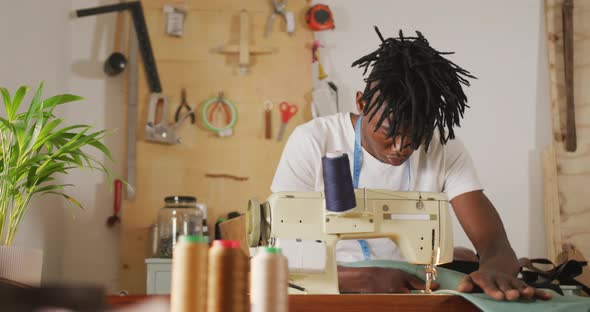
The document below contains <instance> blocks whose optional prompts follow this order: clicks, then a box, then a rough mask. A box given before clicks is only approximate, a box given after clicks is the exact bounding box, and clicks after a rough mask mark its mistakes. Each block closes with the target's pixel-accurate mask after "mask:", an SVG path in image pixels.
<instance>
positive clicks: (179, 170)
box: [119, 0, 313, 294]
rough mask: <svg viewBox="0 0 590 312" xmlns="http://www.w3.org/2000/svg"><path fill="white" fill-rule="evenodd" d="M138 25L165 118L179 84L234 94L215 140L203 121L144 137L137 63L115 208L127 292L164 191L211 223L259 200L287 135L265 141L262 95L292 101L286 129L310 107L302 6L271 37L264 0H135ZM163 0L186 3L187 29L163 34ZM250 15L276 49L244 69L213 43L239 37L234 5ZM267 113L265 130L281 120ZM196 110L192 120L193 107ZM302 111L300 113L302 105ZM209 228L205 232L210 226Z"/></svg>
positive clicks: (201, 93)
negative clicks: (131, 155) (194, 203)
mask: <svg viewBox="0 0 590 312" xmlns="http://www.w3.org/2000/svg"><path fill="white" fill-rule="evenodd" d="M142 4H143V6H144V8H145V16H146V23H147V25H148V29H149V33H150V39H151V42H152V45H153V49H154V56H155V59H156V61H157V64H158V71H159V73H160V78H161V81H162V88H163V92H164V94H165V95H167V96H168V97H169V106H170V108H169V109H170V111H169V112H168V119H169V121H172V118H173V115H174V110H175V109H176V107H177V105H178V103H179V99H180V90H181V88H186V90H187V100H188V104H189V105H190V106H191V107H195V108H197V109H199V108H200V106H201V105H202V103H203V102H204V101H205V100H207V99H209V98H211V97H213V96H217V94H218V92H219V91H223V92H224V94H225V95H226V96H227V98H229V99H230V100H232V101H233V102H234V104H235V105H236V106H237V109H238V114H239V116H238V122H237V124H236V126H235V133H234V135H233V136H231V137H225V138H219V137H216V136H215V135H214V134H213V133H211V132H209V131H206V130H204V128H203V126H202V124H201V122H200V121H199V122H198V124H197V125H191V124H190V123H188V122H186V123H185V124H183V125H182V126H181V127H180V128H179V129H178V134H179V136H180V137H181V138H182V140H183V143H182V144H180V145H176V146H166V145H159V144H153V143H149V142H146V141H144V127H145V121H146V118H147V114H148V105H147V103H148V100H149V91H148V89H147V82H146V80H145V79H146V78H145V73H144V71H143V66H140V70H139V72H140V73H139V81H138V85H139V93H138V94H139V100H138V101H139V104H138V109H137V120H138V123H137V125H136V129H137V134H138V135H137V142H135V144H136V148H137V185H136V198H135V200H133V201H124V202H123V207H122V210H121V214H122V215H121V217H122V223H121V228H122V229H121V230H122V231H121V238H120V254H121V271H120V281H119V288H120V289H123V290H127V291H128V292H130V293H136V294H141V293H145V281H146V272H145V270H146V267H145V263H144V258H146V257H148V256H149V246H150V244H151V243H150V240H149V227H150V225H151V224H153V223H155V222H156V218H157V213H158V210H159V209H160V208H161V207H162V206H163V205H164V202H163V198H164V197H165V196H168V195H174V194H186V195H194V196H196V197H197V198H198V201H199V202H201V203H205V204H206V205H207V208H208V209H207V210H208V221H209V224H208V225H209V228H210V229H213V228H214V221H215V220H216V219H217V217H218V216H223V215H226V214H227V213H228V212H230V211H240V212H245V211H246V207H247V203H248V199H250V198H252V197H258V198H266V197H267V196H268V195H269V194H270V189H269V188H270V184H271V182H272V178H273V176H274V171H275V169H276V165H277V163H278V161H279V158H280V155H281V153H282V150H283V146H284V143H285V141H283V142H276V140H265V139H264V116H265V115H264V108H263V103H264V101H265V100H266V99H270V100H271V101H273V102H275V103H277V104H278V103H279V102H280V101H282V100H287V101H289V102H292V103H296V104H298V105H299V106H300V113H298V114H297V115H296V116H295V117H294V118H293V119H292V120H291V121H290V122H289V124H288V125H287V131H286V136H285V137H287V136H288V135H289V134H290V133H291V131H293V129H294V127H295V126H297V125H298V124H301V123H303V122H305V121H306V120H308V119H307V117H309V114H308V113H307V112H309V111H310V109H309V107H310V106H309V104H310V102H309V98H308V97H306V96H307V95H308V94H309V92H310V90H311V88H312V85H311V79H312V73H311V70H312V66H311V55H310V53H311V52H310V51H309V49H307V48H306V44H308V43H310V42H311V41H312V40H313V37H312V33H311V31H309V30H308V29H307V27H306V26H305V22H304V19H303V16H304V12H305V8H306V6H307V4H306V3H305V2H304V1H293V2H289V3H288V9H289V10H293V11H295V12H296V16H297V23H296V24H297V25H296V35H295V36H294V37H290V36H289V35H288V34H287V33H286V32H284V25H283V26H281V28H280V27H278V24H279V23H277V24H275V28H274V29H273V36H272V37H271V38H269V39H266V38H264V37H263V32H264V26H265V23H266V18H268V16H269V15H270V14H271V9H272V6H271V2H267V1H258V0H219V1H196V0H191V1H174V0H173V1H161V0H145V1H142ZM164 4H179V5H186V6H187V7H188V9H189V11H188V15H187V17H186V24H185V32H184V36H183V37H181V38H175V37H168V36H166V35H165V34H164V20H165V17H164V13H163V11H162V6H163V5H164ZM242 9H245V10H247V11H248V12H249V14H250V26H251V27H250V28H251V31H250V33H249V37H250V44H252V45H260V46H266V47H276V48H278V53H272V54H268V55H254V56H252V57H251V59H250V63H251V67H250V70H249V71H248V74H247V75H246V76H241V75H240V74H239V67H238V61H239V58H238V56H237V55H235V56H227V55H223V54H220V53H216V52H215V51H214V50H215V48H217V47H219V45H221V44H237V43H238V39H239V13H240V10H242ZM276 106H277V107H276V108H275V109H274V110H273V112H272V118H273V121H272V122H273V126H274V128H275V129H273V133H277V130H278V127H279V125H280V115H279V112H278V105H276ZM198 111H199V118H198V119H200V110H198ZM303 112H306V113H303ZM207 173H226V174H232V175H236V176H242V177H248V180H246V181H235V180H231V179H223V178H215V179H212V178H206V177H205V175H206V174H207ZM210 233H213V231H212V230H211V231H210Z"/></svg>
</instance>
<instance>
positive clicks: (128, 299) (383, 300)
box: [107, 294, 479, 312]
mask: <svg viewBox="0 0 590 312" xmlns="http://www.w3.org/2000/svg"><path fill="white" fill-rule="evenodd" d="M158 297H163V298H168V296H145V295H131V296H123V297H121V296H109V297H108V298H107V303H108V304H109V305H110V306H112V307H122V306H125V305H128V304H133V303H138V302H141V301H144V300H147V299H149V298H158ZM304 311H305V312H331V311H334V312H336V311H337V312H353V311H354V312H361V311H370V312H385V311H387V312H390V311H416V312H418V311H437V312H444V311H465V312H470V311H479V309H478V308H476V307H475V306H474V305H473V304H471V303H470V302H469V301H467V300H465V299H463V298H462V297H459V296H451V295H418V294H416V295H402V294H392V295H389V294H388V295H290V296H289V312H304Z"/></svg>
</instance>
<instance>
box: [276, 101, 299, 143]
mask: <svg viewBox="0 0 590 312" xmlns="http://www.w3.org/2000/svg"><path fill="white" fill-rule="evenodd" d="M279 110H280V111H281V121H282V123H281V128H280V129H279V135H278V136H277V141H281V140H282V139H283V135H285V128H286V127H287V123H288V122H289V120H291V118H292V117H293V116H295V114H297V111H298V110H299V107H298V106H297V105H295V104H289V103H287V102H281V104H280V105H279Z"/></svg>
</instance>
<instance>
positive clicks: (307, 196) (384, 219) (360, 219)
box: [263, 189, 453, 294]
mask: <svg viewBox="0 0 590 312" xmlns="http://www.w3.org/2000/svg"><path fill="white" fill-rule="evenodd" d="M355 195H356V201H357V206H356V207H355V208H353V209H351V210H349V211H346V212H344V213H331V212H329V211H326V210H325V208H324V207H325V199H324V194H323V193H322V192H283V193H275V194H273V195H271V196H270V197H269V198H268V201H267V203H266V204H265V205H266V208H265V209H264V210H265V211H266V212H265V213H264V215H265V217H264V219H265V220H264V221H263V222H266V223H267V227H270V229H268V234H267V235H268V236H267V237H268V238H269V243H270V244H271V245H276V246H278V247H283V250H284V251H285V252H287V253H290V256H291V257H290V261H292V259H293V257H296V261H299V260H301V261H305V259H304V258H310V259H313V258H314V257H315V258H316V259H321V261H322V262H323V261H324V259H325V264H324V266H323V269H322V268H320V269H318V270H305V269H303V270H298V269H296V268H293V267H292V266H291V265H290V268H289V269H290V270H289V279H290V282H291V283H293V284H295V285H298V286H301V287H303V288H305V292H306V293H308V294H337V293H339V291H338V275H337V268H336V258H335V249H336V242H337V241H338V240H340V239H360V238H377V237H388V238H390V239H391V240H392V241H393V242H395V244H396V245H397V246H398V248H400V250H401V252H402V255H403V256H404V257H405V258H406V260H407V261H408V262H409V263H414V264H424V265H428V264H433V265H436V264H442V263H447V262H450V261H452V256H453V231H452V226H451V217H450V213H449V205H448V200H447V197H446V195H445V194H442V193H425V192H397V191H387V190H369V189H357V190H355ZM294 241H297V242H306V241H307V242H310V243H311V244H312V245H313V242H316V243H319V244H323V243H325V256H324V255H321V254H320V252H322V248H324V247H323V246H322V248H320V251H319V252H316V251H317V249H316V251H310V250H307V251H305V250H299V251H298V252H295V253H293V250H292V249H293V244H287V242H294ZM321 241H323V242H321ZM287 245H289V246H287ZM286 249H290V250H286ZM312 249H313V248H312ZM314 253H315V254H314ZM288 257H289V255H288ZM291 291H292V292H293V290H291Z"/></svg>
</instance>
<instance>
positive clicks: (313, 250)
mask: <svg viewBox="0 0 590 312" xmlns="http://www.w3.org/2000/svg"><path fill="white" fill-rule="evenodd" d="M277 246H278V247H280V248H281V249H282V252H283V254H284V255H285V257H287V260H288V263H289V273H306V274H314V273H315V274H318V273H324V272H325V271H326V261H327V250H326V243H325V242H324V241H321V240H300V239H297V240H295V239H277Z"/></svg>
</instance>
